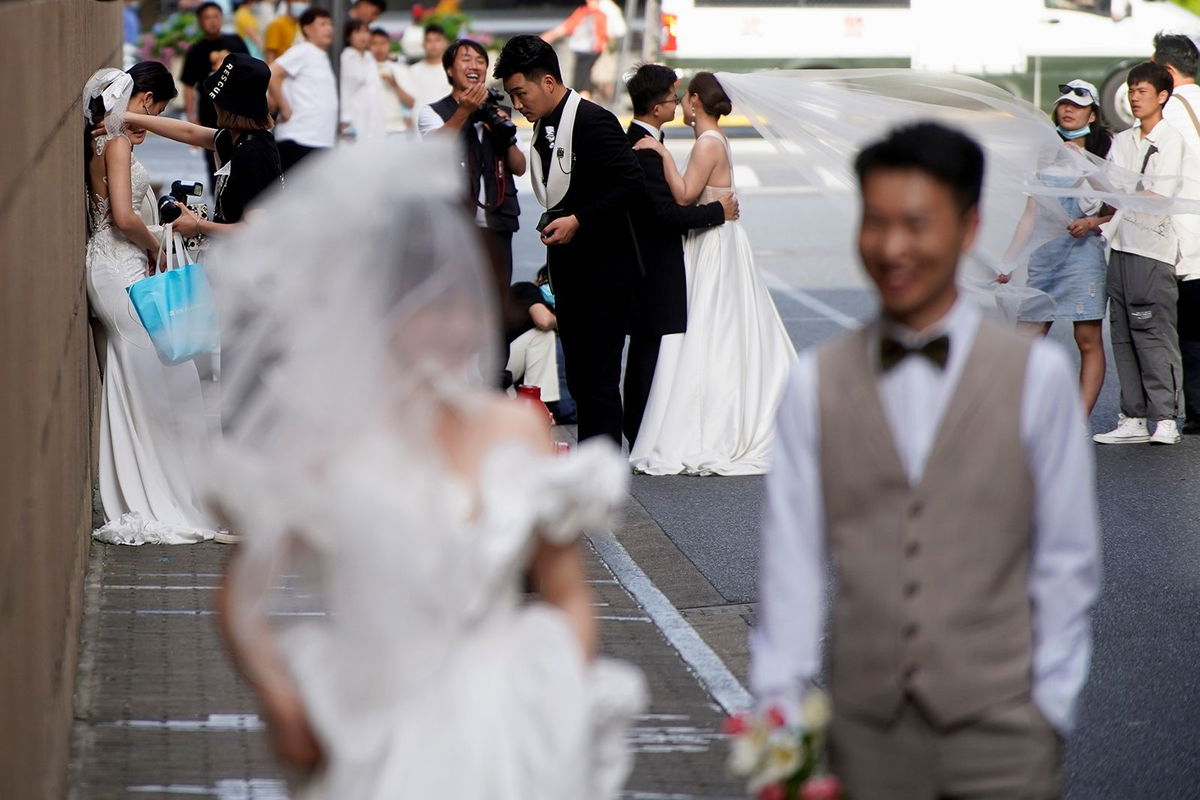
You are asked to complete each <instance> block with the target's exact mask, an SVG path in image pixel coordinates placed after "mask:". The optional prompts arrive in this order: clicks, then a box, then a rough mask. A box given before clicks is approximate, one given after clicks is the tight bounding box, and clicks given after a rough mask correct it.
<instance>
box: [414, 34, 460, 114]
mask: <svg viewBox="0 0 1200 800" xmlns="http://www.w3.org/2000/svg"><path fill="white" fill-rule="evenodd" d="M422 46H423V47H424V48H425V57H424V58H423V59H421V60H420V61H418V62H417V63H415V64H411V65H409V67H408V80H409V86H411V87H412V88H411V89H410V92H411V94H412V96H413V107H412V108H413V115H414V116H415V115H416V114H418V113H420V111H421V108H422V107H423V106H427V105H429V104H430V103H436V102H437V101H438V100H440V99H442V98H443V97H445V96H446V92H447V91H448V90H449V88H450V82H449V81H448V80H447V79H446V68H445V67H443V66H442V56H443V55H444V54H445V52H446V48H448V47H449V46H450V40H449V39H448V38H447V37H446V32H445V31H444V30H442V27H441V26H440V25H435V24H430V25H426V26H425V38H424V40H423V42H422Z"/></svg>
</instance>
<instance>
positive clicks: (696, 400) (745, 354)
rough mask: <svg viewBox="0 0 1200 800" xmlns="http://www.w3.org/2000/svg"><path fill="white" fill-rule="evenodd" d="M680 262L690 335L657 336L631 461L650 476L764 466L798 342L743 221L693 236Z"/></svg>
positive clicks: (758, 470) (754, 471) (756, 470)
mask: <svg viewBox="0 0 1200 800" xmlns="http://www.w3.org/2000/svg"><path fill="white" fill-rule="evenodd" d="M684 260H685V264H686V268H687V283H688V324H687V333H685V334H682V335H677V336H664V337H663V340H662V346H661V348H660V350H659V356H658V365H657V367H656V369H655V372H654V382H653V384H652V385H651V388H650V397H649V400H648V401H647V403H646V412H645V416H644V417H643V418H642V427H641V429H640V430H639V431H638V437H637V442H636V443H635V445H634V448H633V451H632V452H631V453H630V457H629V461H630V463H631V464H632V465H633V467H634V469H635V470H636V471H638V472H643V473H647V474H650V475H677V474H681V473H683V474H689V475H759V474H762V473H765V472H766V471H767V466H768V458H769V453H770V448H771V440H772V436H773V430H774V424H775V410H776V407H777V406H778V404H779V398H780V396H781V395H782V393H783V388H784V384H785V383H786V381H787V377H788V373H789V372H790V370H791V366H792V362H793V361H794V360H795V358H796V350H795V348H794V347H793V346H792V342H791V339H790V338H789V337H788V334H787V330H786V329H785V328H784V326H783V321H782V320H781V319H780V318H779V312H778V310H777V309H776V308H775V303H774V302H773V301H772V300H771V295H770V293H769V292H768V291H767V287H766V285H765V284H764V283H763V281H762V279H761V277H760V276H759V274H758V271H757V270H756V268H755V266H754V254H753V252H752V251H751V249H750V241H749V239H748V238H747V237H746V233H745V231H744V230H743V229H742V226H741V225H740V224H739V223H737V222H727V223H726V224H724V225H721V226H719V227H716V228H711V229H709V230H705V231H698V232H693V233H691V234H689V235H688V237H687V239H686V241H685V243H684Z"/></svg>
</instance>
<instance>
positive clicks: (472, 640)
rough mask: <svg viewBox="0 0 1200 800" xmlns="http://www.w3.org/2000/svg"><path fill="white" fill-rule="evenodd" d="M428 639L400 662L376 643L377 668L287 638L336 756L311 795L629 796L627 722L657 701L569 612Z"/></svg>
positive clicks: (514, 618) (539, 608)
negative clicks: (579, 636)
mask: <svg viewBox="0 0 1200 800" xmlns="http://www.w3.org/2000/svg"><path fill="white" fill-rule="evenodd" d="M500 602H503V601H500ZM308 633H310V634H311V633H314V631H311V630H310V631H308ZM426 644H427V646H428V650H426V651H425V652H424V653H423V654H421V657H419V658H416V657H415V655H416V654H414V653H412V652H409V653H407V654H404V655H398V656H397V657H396V658H395V659H389V658H388V655H387V652H388V646H387V645H385V644H383V643H377V644H376V645H374V646H368V647H367V649H366V650H364V651H363V655H364V656H369V660H371V661H373V662H374V666H373V667H372V668H370V669H369V670H367V671H366V672H365V673H364V672H363V671H362V670H361V669H360V668H359V667H358V666H355V665H354V663H353V662H355V661H358V660H357V659H354V658H353V657H352V656H351V653H353V651H354V649H355V648H354V646H353V645H350V646H346V645H345V644H344V643H334V642H332V641H330V640H326V639H323V638H322V637H320V636H319V635H317V636H314V637H311V638H306V639H293V640H291V641H290V642H288V643H287V645H286V647H285V650H286V651H287V654H288V661H289V664H290V665H291V668H292V671H293V673H294V674H295V675H296V678H297V679H298V681H299V683H300V687H301V692H302V695H303V698H304V701H305V706H306V708H307V709H308V710H309V712H310V714H311V720H312V722H313V725H314V729H315V733H316V735H317V737H318V739H319V740H320V742H321V744H322V746H323V748H324V750H325V756H326V759H325V764H326V766H325V767H324V769H323V770H322V771H321V772H320V773H319V774H318V775H317V776H315V777H314V779H313V780H312V781H311V782H310V783H308V784H307V785H306V786H304V787H303V788H302V789H301V791H300V792H299V794H298V800H343V798H354V799H355V800H394V799H395V798H410V797H411V798H440V797H445V798H451V797H453V798H488V800H566V798H573V799H578V800H615V798H616V797H617V796H618V795H619V793H620V790H621V786H622V784H623V783H624V781H625V778H626V776H627V775H628V773H629V769H630V767H631V761H632V754H631V753H630V752H629V748H628V746H627V744H626V742H625V736H626V732H627V730H628V726H629V724H630V721H631V719H632V717H633V716H634V715H635V714H637V713H638V712H639V711H640V710H641V709H642V708H643V706H644V704H645V685H644V681H643V679H642V677H641V674H640V673H639V672H637V670H635V669H634V668H632V667H630V666H628V665H626V664H623V663H620V662H616V661H612V660H607V659H599V660H597V661H596V662H594V663H592V664H585V663H584V660H583V658H582V655H581V653H580V650H579V644H578V642H577V640H576V639H575V637H574V635H573V634H572V632H571V630H570V628H569V627H568V626H567V623H566V619H565V616H564V615H563V614H562V613H561V612H560V611H558V610H557V609H553V608H550V607H548V606H545V605H542V604H534V605H532V606H526V607H523V608H519V609H513V611H512V613H504V614H493V615H492V619H490V620H489V622H488V623H487V624H486V625H485V626H484V627H482V628H480V629H475V630H472V631H469V632H466V633H465V634H464V635H462V636H461V637H459V638H458V639H457V640H454V639H448V640H444V641H442V642H439V643H437V644H436V645H435V644H434V643H432V642H429V643H426ZM393 645H394V646H395V647H397V648H400V649H403V648H405V647H406V646H407V645H406V643H404V642H394V643H393ZM431 652H435V653H437V655H436V656H434V657H432V658H431V657H429V656H430V653H431ZM347 658H349V659H350V660H346V659H347ZM389 661H390V662H391V664H392V665H393V667H394V668H391V669H389V668H388V666H387V665H388V664H389ZM414 661H425V662H426V664H425V666H426V670H425V672H424V674H421V675H419V676H417V675H414V674H413V673H412V671H411V670H412V668H413V662H414ZM359 664H361V661H359ZM350 683H354V684H356V685H353V686H351V685H349V684H350Z"/></svg>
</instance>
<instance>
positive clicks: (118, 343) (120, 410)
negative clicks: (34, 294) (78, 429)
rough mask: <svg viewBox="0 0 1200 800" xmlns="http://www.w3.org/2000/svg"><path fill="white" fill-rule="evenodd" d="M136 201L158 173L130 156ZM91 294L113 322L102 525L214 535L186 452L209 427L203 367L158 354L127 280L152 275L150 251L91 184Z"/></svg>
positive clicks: (154, 537)
mask: <svg viewBox="0 0 1200 800" xmlns="http://www.w3.org/2000/svg"><path fill="white" fill-rule="evenodd" d="M130 181H131V188H132V196H133V198H134V201H133V202H134V210H135V211H137V212H138V213H139V214H141V211H142V208H141V206H142V204H143V203H144V202H145V198H146V195H147V190H148V189H149V187H150V176H149V174H148V173H147V171H146V168H145V167H144V166H142V164H141V163H140V162H139V161H138V160H137V159H136V158H132V157H131V164H130ZM89 195H90V196H89V197H88V211H89V214H88V216H89V222H90V226H91V236H90V238H89V239H88V243H87V255H86V261H85V264H86V269H87V293H88V300H89V301H90V303H91V308H92V313H93V315H94V316H96V317H97V318H98V319H99V320H100V321H101V323H103V325H104V332H105V340H106V341H105V344H104V352H105V358H104V364H103V379H102V384H103V389H102V398H101V403H100V462H99V480H100V497H101V500H102V502H103V506H104V517H105V521H106V524H105V525H104V526H103V527H100V528H98V529H96V531H95V533H94V534H93V535H94V536H95V538H97V539H99V540H100V541H104V542H109V543H111V544H133V545H138V544H182V543H189V542H199V541H204V540H206V539H211V538H213V532H212V531H211V530H206V529H204V528H203V527H201V526H200V525H199V524H198V522H199V520H201V519H202V517H201V515H200V513H199V512H198V510H197V506H196V502H195V499H194V493H193V489H192V485H191V484H192V480H193V479H194V477H195V471H194V470H191V469H189V468H188V466H187V463H186V458H185V455H184V453H193V452H194V450H193V449H192V448H191V447H184V446H182V445H183V443H184V442H185V441H187V442H189V444H191V443H192V440H194V439H195V436H196V434H197V432H198V431H201V430H203V429H204V420H205V417H204V413H205V410H204V400H203V397H202V395H201V391H200V378H199V375H198V373H197V371H196V366H195V364H193V363H192V362H190V361H187V362H184V363H183V364H179V365H178V366H167V365H164V364H163V363H162V362H161V361H159V359H158V355H157V353H156V351H155V349H154V345H153V344H151V342H150V337H149V336H148V335H147V333H146V330H145V328H143V327H142V323H141V322H140V321H139V319H138V316H137V312H136V311H135V310H134V308H133V305H132V303H130V300H129V294H128V292H127V291H126V287H128V286H129V285H130V284H132V283H135V282H136V281H138V280H141V279H142V278H144V277H146V268H147V259H146V253H145V251H143V250H142V248H141V247H139V246H138V245H136V244H134V243H133V242H131V241H129V239H127V238H125V236H124V234H122V233H121V231H120V230H118V229H117V228H116V226H115V225H114V224H113V219H112V210H111V208H110V207H109V201H108V198H107V197H104V196H101V195H98V194H95V193H92V192H89Z"/></svg>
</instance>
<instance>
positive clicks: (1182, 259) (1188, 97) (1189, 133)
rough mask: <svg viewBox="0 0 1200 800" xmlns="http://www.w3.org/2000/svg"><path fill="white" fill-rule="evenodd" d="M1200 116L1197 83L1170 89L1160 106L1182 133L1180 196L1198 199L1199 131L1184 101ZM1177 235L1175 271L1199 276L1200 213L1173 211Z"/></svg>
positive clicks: (1187, 277) (1183, 275)
mask: <svg viewBox="0 0 1200 800" xmlns="http://www.w3.org/2000/svg"><path fill="white" fill-rule="evenodd" d="M1185 101H1186V102H1187V104H1188V105H1190V106H1191V108H1192V112H1193V113H1194V114H1196V118H1197V119H1198V120H1200V86H1197V85H1196V84H1194V83H1184V84H1181V85H1179V86H1176V87H1175V89H1174V91H1172V92H1171V99H1170V100H1168V101H1167V104H1166V105H1165V106H1163V121H1164V122H1166V123H1167V124H1168V125H1170V126H1171V127H1172V128H1174V129H1175V132H1176V133H1178V134H1179V135H1180V136H1181V137H1183V143H1184V148H1185V150H1186V151H1187V154H1188V155H1187V158H1186V159H1185V160H1184V165H1185V170H1184V179H1185V183H1184V187H1183V190H1182V191H1181V192H1180V196H1181V197H1186V198H1188V199H1190V200H1200V131H1198V130H1196V123H1195V122H1193V121H1192V116H1191V114H1189V113H1188V110H1187V108H1186V107H1185V106H1184V102H1185ZM1172 220H1173V222H1174V223H1175V233H1176V234H1178V236H1179V262H1178V263H1177V264H1176V265H1175V274H1176V275H1178V276H1179V277H1180V278H1183V279H1184V280H1185V281H1189V280H1196V279H1200V214H1176V215H1175V216H1174V217H1173V218H1172Z"/></svg>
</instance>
